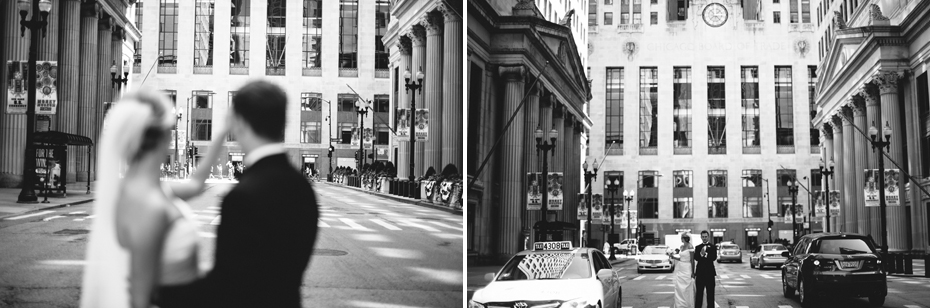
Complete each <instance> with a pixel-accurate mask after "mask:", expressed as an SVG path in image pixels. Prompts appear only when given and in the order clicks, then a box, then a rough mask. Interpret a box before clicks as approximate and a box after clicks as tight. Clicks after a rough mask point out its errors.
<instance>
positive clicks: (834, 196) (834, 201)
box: [830, 190, 840, 217]
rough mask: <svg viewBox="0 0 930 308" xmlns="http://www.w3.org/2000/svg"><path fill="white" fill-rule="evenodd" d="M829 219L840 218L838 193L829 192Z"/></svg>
mask: <svg viewBox="0 0 930 308" xmlns="http://www.w3.org/2000/svg"><path fill="white" fill-rule="evenodd" d="M830 217H840V191H839V190H831V191H830Z"/></svg>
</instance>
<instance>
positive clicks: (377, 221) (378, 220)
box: [369, 219, 402, 231]
mask: <svg viewBox="0 0 930 308" xmlns="http://www.w3.org/2000/svg"><path fill="white" fill-rule="evenodd" d="M369 220H371V222H373V223H376V224H379V225H381V226H382V227H384V228H386V229H388V230H395V231H396V230H402V229H401V228H398V227H397V226H395V225H392V224H389V223H387V222H385V221H384V220H380V219H369Z"/></svg>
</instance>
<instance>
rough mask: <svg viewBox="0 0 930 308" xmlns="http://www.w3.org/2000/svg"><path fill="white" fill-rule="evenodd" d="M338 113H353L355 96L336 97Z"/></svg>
mask: <svg viewBox="0 0 930 308" xmlns="http://www.w3.org/2000/svg"><path fill="white" fill-rule="evenodd" d="M336 104H337V105H338V106H337V109H336V110H338V111H342V112H355V94H339V95H338V96H337V97H336Z"/></svg>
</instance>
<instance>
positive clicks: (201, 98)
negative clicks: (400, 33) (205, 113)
mask: <svg viewBox="0 0 930 308" xmlns="http://www.w3.org/2000/svg"><path fill="white" fill-rule="evenodd" d="M191 97H193V100H194V106H193V108H194V109H209V108H213V92H210V91H193V92H191Z"/></svg>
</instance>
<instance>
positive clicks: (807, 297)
mask: <svg viewBox="0 0 930 308" xmlns="http://www.w3.org/2000/svg"><path fill="white" fill-rule="evenodd" d="M798 297H800V298H799V299H800V300H801V306H802V307H813V303H814V296H813V294H811V290H810V287H808V286H806V285H805V284H804V279H801V280H799V281H798Z"/></svg>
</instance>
